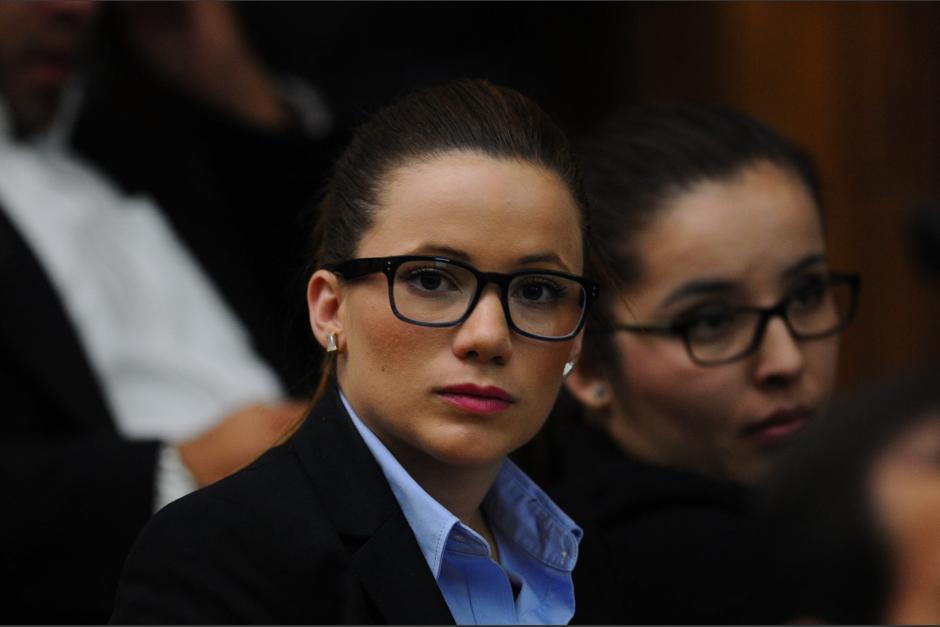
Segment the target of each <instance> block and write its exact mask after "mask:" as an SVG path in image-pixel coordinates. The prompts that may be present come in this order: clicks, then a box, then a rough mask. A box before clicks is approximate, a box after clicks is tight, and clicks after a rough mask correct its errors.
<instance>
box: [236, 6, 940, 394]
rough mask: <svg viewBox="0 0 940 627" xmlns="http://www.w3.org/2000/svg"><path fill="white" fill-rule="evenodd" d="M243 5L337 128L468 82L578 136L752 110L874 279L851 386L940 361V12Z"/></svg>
mask: <svg viewBox="0 0 940 627" xmlns="http://www.w3.org/2000/svg"><path fill="white" fill-rule="evenodd" d="M237 8H238V12H239V14H240V15H241V17H242V18H243V22H244V25H245V28H246V30H247V34H248V35H249V37H250V39H251V40H252V41H253V42H254V44H255V46H256V47H257V49H258V51H259V52H260V53H261V55H262V57H263V58H264V59H265V60H266V62H267V63H268V64H269V65H270V66H271V67H272V68H275V69H278V70H285V71H290V72H294V73H296V74H298V75H300V76H303V77H305V78H308V79H309V80H310V81H311V82H313V83H314V84H316V85H317V86H318V87H319V88H321V89H322V91H323V92H324V93H325V95H326V96H327V98H328V100H329V102H330V104H331V106H332V108H333V111H334V114H335V115H336V122H337V126H338V127H339V128H340V129H348V128H349V126H350V125H352V124H355V123H356V122H358V121H361V120H362V119H363V117H364V116H365V115H367V114H368V113H369V112H370V111H372V110H373V109H374V108H375V107H376V106H378V105H380V104H381V103H383V102H386V101H387V100H389V99H390V98H392V97H394V96H395V95H397V94H400V93H402V92H404V91H407V90H409V89H411V88H413V87H416V86H419V85H426V84H434V83H438V82H441V81H443V80H446V79H448V78H453V77H458V76H472V77H483V78H488V79H490V80H492V81H494V82H497V83H502V84H506V85H509V86H512V87H515V88H517V89H519V90H521V91H523V92H524V93H526V94H528V95H529V96H531V97H533V98H535V99H536V100H537V101H539V102H540V103H542V104H543V106H544V107H545V108H546V109H548V110H549V112H550V113H552V114H553V115H554V116H555V117H556V119H558V120H559V121H560V122H561V123H562V124H563V125H564V126H566V127H567V128H568V129H569V130H571V131H572V132H578V131H579V130H582V129H584V128H586V127H588V126H590V124H591V123H592V122H593V121H594V120H596V119H597V118H598V117H599V116H602V115H604V114H605V113H608V112H610V111H613V110H616V109H617V108H619V107H623V106H627V105H629V104H631V103H635V102H641V101H648V100H670V99H677V98H683V99H692V100H699V101H710V102H721V103H725V104H729V105H731V106H734V107H738V108H741V109H743V110H745V111H747V112H749V113H751V114H753V115H755V116H756V117H758V118H760V119H762V120H763V121H765V122H767V123H768V124H770V125H771V126H773V127H775V128H777V129H778V130H779V131H781V132H782V133H783V134H785V135H787V136H788V137H790V138H792V139H794V140H796V141H797V142H798V143H800V144H802V145H804V146H805V147H807V148H808V149H809V150H810V151H811V152H812V153H813V154H814V155H815V156H816V158H817V160H818V163H819V166H820V169H821V172H822V177H823V182H824V195H825V213H826V226H827V229H828V242H829V245H830V256H831V259H832V265H833V266H834V267H835V268H838V269H845V270H855V271H859V272H861V274H862V275H863V280H864V286H863V292H862V304H861V309H860V313H859V316H858V318H857V320H856V321H855V323H854V324H853V325H852V327H851V328H850V330H849V331H848V332H847V333H846V335H845V339H844V345H843V360H842V367H841V374H840V385H841V387H842V388H843V389H845V388H847V387H856V386H858V385H861V384H862V383H864V382H866V381H868V380H870V379H872V378H874V377H877V376H881V375H884V374H888V373H891V372H893V371H896V370H898V369H904V368H907V367H909V366H912V365H914V364H918V363H921V362H923V361H925V360H927V359H933V358H936V357H937V356H938V355H940V333H938V325H940V291H938V287H940V285H938V284H937V282H935V281H934V279H932V278H931V277H929V276H928V275H927V274H926V273H925V272H924V271H923V270H922V268H921V266H919V265H918V264H917V263H916V261H915V258H914V256H913V255H912V252H911V243H910V233H909V230H910V210H911V207H912V206H913V205H914V204H915V203H918V202H921V201H923V200H926V199H931V198H933V199H936V198H937V197H938V194H940V189H938V188H940V78H938V76H940V37H938V33H940V5H938V4H935V3H911V4H908V3H894V2H892V3H825V4H822V3H820V4H817V3H795V4H790V3H737V2H728V3H702V4H686V3H664V4H645V3H596V4H595V3H528V2H526V3H495V2H492V3H491V2H486V3H445V2H433V3H309V4H308V3H279V2H247V3H240V4H238V5H237ZM936 242H937V239H936V238H933V239H931V238H928V246H930V245H932V244H935V243H936Z"/></svg>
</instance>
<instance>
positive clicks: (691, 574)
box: [549, 423, 779, 624]
mask: <svg viewBox="0 0 940 627" xmlns="http://www.w3.org/2000/svg"><path fill="white" fill-rule="evenodd" d="M566 436H567V439H566V446H567V456H568V459H567V463H566V464H565V466H564V467H565V468H566V469H567V470H566V477H565V479H564V480H563V481H562V482H560V484H558V485H556V486H554V487H553V488H552V489H550V490H549V493H550V494H551V495H552V497H553V498H554V499H555V500H556V501H557V502H558V504H559V505H560V506H562V507H563V508H565V510H566V511H567V512H568V513H569V514H570V515H571V516H572V517H574V518H575V520H578V521H579V522H581V523H582V524H584V525H585V526H586V528H587V525H592V526H594V528H595V529H597V530H598V531H599V532H600V535H601V539H602V540H603V541H604V542H605V543H606V545H607V549H608V550H609V557H610V558H611V561H612V562H613V564H614V565H615V568H614V569H612V570H611V571H608V572H607V573H606V574H602V577H603V578H604V579H607V578H609V577H611V576H614V577H615V578H616V581H617V582H618V583H617V585H618V587H619V589H620V591H621V595H622V599H623V608H622V612H623V613H622V614H621V615H620V616H619V617H618V618H616V619H614V620H613V621H612V622H618V623H628V624H637V623H640V624H644V623H645V624H659V623H671V624H715V623H749V622H777V621H778V620H779V619H777V618H776V617H775V616H768V615H767V614H766V613H764V610H763V608H761V607H760V604H759V600H758V594H757V593H758V591H759V590H760V589H761V587H762V584H763V583H764V582H765V581H766V580H765V579H764V575H765V570H764V569H765V567H766V564H767V563H768V562H767V561H766V560H765V559H764V554H763V548H764V547H763V546H762V544H761V542H762V541H761V535H760V533H759V529H757V523H756V521H754V520H753V519H752V518H751V516H750V514H749V494H748V492H747V491H746V490H745V489H744V488H743V487H741V486H739V485H736V484H733V483H728V482H722V481H717V480H714V479H711V478H708V477H705V476H703V475H698V474H694V473H691V472H687V471H684V470H680V469H676V468H670V467H666V466H660V465H656V464H650V463H646V462H643V461H640V460H638V459H635V458H632V457H629V456H627V455H626V454H624V453H623V452H622V451H621V450H620V449H618V448H617V447H616V446H615V445H614V444H613V443H612V442H611V441H610V439H609V438H608V437H607V436H606V435H604V434H603V433H601V432H600V431H598V430H596V429H593V428H590V427H588V426H586V425H583V424H578V423H574V424H572V425H571V427H570V428H569V430H568V431H567V434H566ZM581 574H582V576H581V577H580V578H579V577H578V575H579V573H578V571H575V585H576V586H577V587H578V588H579V589H583V588H590V587H591V586H593V585H595V581H596V578H597V576H598V573H597V572H594V573H591V572H583V573H581Z"/></svg>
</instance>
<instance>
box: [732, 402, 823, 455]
mask: <svg viewBox="0 0 940 627" xmlns="http://www.w3.org/2000/svg"><path fill="white" fill-rule="evenodd" d="M812 416H813V412H812V411H811V410H810V409H808V408H806V407H802V406H800V407H788V408H782V409H778V410H776V411H774V412H772V413H771V414H769V415H768V416H767V417H765V418H764V419H763V420H761V421H760V422H757V423H754V424H752V425H748V426H747V427H745V428H744V429H742V431H741V435H742V436H744V437H745V438H747V439H749V440H752V441H754V442H755V443H756V444H757V445H758V446H768V447H770V446H779V445H782V444H785V443H787V442H789V441H790V440H791V439H792V438H793V437H794V436H795V435H796V434H797V433H799V432H800V431H802V430H803V428H804V427H806V425H807V423H808V422H809V420H810V418H812Z"/></svg>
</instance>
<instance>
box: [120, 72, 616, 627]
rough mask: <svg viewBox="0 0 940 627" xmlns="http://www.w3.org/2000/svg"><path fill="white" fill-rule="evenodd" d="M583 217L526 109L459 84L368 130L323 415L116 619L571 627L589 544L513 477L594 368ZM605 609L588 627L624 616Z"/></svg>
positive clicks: (224, 494) (326, 214) (327, 234)
mask: <svg viewBox="0 0 940 627" xmlns="http://www.w3.org/2000/svg"><path fill="white" fill-rule="evenodd" d="M583 208H584V200H583V193H582V191H581V188H580V182H579V177H578V173H577V170H576V168H575V166H574V164H573V161H572V159H571V156H570V154H569V152H568V148H567V144H566V142H565V139H564V136H563V135H562V133H561V132H560V131H559V130H558V129H557V127H555V126H554V125H553V124H552V123H551V121H550V120H549V119H548V118H547V116H546V115H545V114H544V113H543V112H542V111H541V110H540V109H539V108H538V107H537V106H536V105H535V104H534V103H532V102H531V101H529V100H527V99H526V98H524V97H523V96H521V95H520V94H518V93H516V92H514V91H512V90H509V89H504V88H500V87H495V86H493V85H491V84H489V83H486V82H482V81H458V82H455V83H450V84H447V85H444V86H442V87H438V88H434V89H429V90H423V91H419V92H416V93H415V94H413V95H411V96H409V97H406V98H404V99H402V100H401V101H399V102H397V103H395V104H394V105H392V106H390V107H387V108H385V109H383V110H382V111H380V112H379V113H378V114H376V116H375V117H374V118H372V119H371V120H370V121H369V122H368V123H366V124H365V125H364V126H363V127H361V128H360V129H359V130H358V131H357V133H356V134H355V136H354V138H353V140H352V142H351V144H350V145H349V147H348V148H347V149H346V151H345V152H344V153H343V155H342V156H341V157H340V159H339V160H338V162H337V164H336V168H335V172H334V176H333V178H332V181H331V182H330V184H329V186H328V189H327V192H326V196H325V199H324V201H323V202H322V204H321V207H320V209H321V215H320V222H319V224H318V225H317V228H316V241H317V253H316V264H317V265H316V267H317V268H318V269H317V271H316V272H314V273H313V275H312V277H311V279H310V282H309V285H308V293H307V299H308V308H309V312H310V323H311V328H312V330H313V334H314V336H315V337H316V339H317V341H318V342H319V343H320V344H321V345H322V346H324V347H325V348H326V351H327V362H326V367H325V368H324V372H325V375H324V379H323V381H322V383H321V389H320V391H319V392H318V394H317V397H318V401H317V403H316V405H315V407H314V408H313V410H312V411H311V413H310V414H309V416H308V417H307V419H306V420H305V421H304V422H303V423H302V424H301V425H300V426H299V428H298V429H297V430H296V432H295V433H294V434H293V435H292V436H291V437H290V438H289V439H288V440H287V442H286V443H285V444H284V445H282V446H280V447H278V448H275V449H273V450H272V451H270V452H268V453H267V454H265V455H264V456H262V457H261V458H260V459H259V460H258V461H257V462H255V463H254V464H252V465H251V466H250V467H248V468H247V469H245V470H243V471H241V472H239V473H237V474H236V475H234V476H232V477H230V478H228V479H225V480H223V481H221V482H219V483H217V484H215V485H213V486H210V487H209V488H207V489H205V490H201V491H199V492H197V493H194V494H193V495H191V496H189V497H187V498H184V499H181V500H180V501H178V502H176V503H173V504H171V505H170V506H168V507H167V508H165V509H164V510H163V511H161V512H160V513H159V514H157V516H156V517H155V518H154V519H153V520H152V522H151V523H150V524H149V525H148V526H147V528H146V529H145V530H144V532H143V533H142V535H141V536H140V538H139V539H138V541H137V543H136V545H135V548H134V550H133V551H132V553H131V554H130V556H129V558H128V560H127V563H126V566H125V571H124V574H123V578H122V582H121V585H120V589H119V592H118V596H117V601H116V610H115V614H114V616H113V620H114V621H115V622H121V623H123V622H127V623H131V622H133V623H136V622H151V623H179V622H185V623H201V622H214V623H235V622H254V623H261V622H263V623H282V622H288V623H371V622H391V623H447V622H452V621H455V620H456V621H457V622H460V623H484V622H485V623H495V622H508V623H521V622H528V623H564V622H567V621H568V620H570V619H571V617H572V614H573V611H574V609H575V596H574V591H573V588H572V583H571V572H572V570H573V568H574V565H575V562H576V561H577V560H578V553H579V541H580V539H581V535H582V531H581V529H580V528H578V527H577V526H576V525H575V524H574V523H573V522H572V521H571V520H570V519H569V518H568V517H567V516H566V515H565V514H564V513H563V512H562V511H561V510H560V509H558V507H557V506H555V505H554V504H553V503H552V502H551V501H550V499H548V497H547V496H546V495H545V494H544V493H542V492H541V491H540V490H538V488H536V487H535V486H534V484H532V483H531V481H530V480H528V478H527V477H525V475H523V474H522V472H521V471H519V469H518V468H516V467H515V466H514V465H512V463H511V462H508V461H507V460H506V456H507V455H508V454H509V453H510V452H511V451H512V450H514V449H515V448H517V447H519V446H521V445H522V444H524V443H525V442H526V441H528V440H529V439H530V438H531V437H532V436H533V435H534V434H535V433H536V432H537V431H538V430H539V428H540V427H541V426H542V424H543V422H544V420H545V418H546V416H547V415H548V412H549V409H550V408H551V406H552V403H553V401H554V399H555V396H556V395H557V392H558V390H559V388H560V386H561V383H562V378H563V376H564V374H567V373H568V372H569V371H570V370H571V368H572V367H573V364H574V362H575V360H576V359H577V356H578V353H579V350H580V345H581V339H580V338H581V330H582V327H583V324H584V320H585V316H586V314H587V310H588V307H589V305H590V303H591V301H592V300H593V299H594V298H595V297H596V295H597V289H598V288H597V286H596V285H595V284H594V283H592V282H591V281H589V280H587V279H584V278H582V277H581V276H579V274H580V272H581V270H582V267H583V265H584V256H585V250H586V245H585V235H584V234H585V232H586V230H587V229H586V227H587V225H586V222H585V219H584V212H583ZM588 547H589V545H585V548H586V549H587V548H588ZM582 557H585V555H584V552H583V551H582ZM588 562H590V560H588ZM586 566H587V567H590V566H591V564H590V563H587V564H586ZM603 589H604V588H603V586H601V587H599V588H596V589H592V590H587V591H585V592H584V594H583V595H582V594H581V591H580V590H579V591H578V596H577V601H578V609H579V618H583V619H585V620H604V619H605V618H607V617H612V616H614V614H610V613H607V614H605V611H606V610H605V608H606V607H607V605H606V604H607V603H608V602H609V597H606V596H605V595H604V594H602V591H603ZM582 609H585V610H590V611H591V612H593V613H586V614H583V613H581V612H580V610H582Z"/></svg>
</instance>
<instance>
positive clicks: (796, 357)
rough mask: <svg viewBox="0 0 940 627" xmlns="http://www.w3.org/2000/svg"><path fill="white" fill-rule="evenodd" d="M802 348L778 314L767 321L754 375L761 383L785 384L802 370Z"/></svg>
mask: <svg viewBox="0 0 940 627" xmlns="http://www.w3.org/2000/svg"><path fill="white" fill-rule="evenodd" d="M803 363H804V361H803V349H802V348H801V347H800V345H799V343H798V342H797V341H796V340H795V339H794V337H793V335H792V334H791V333H790V329H789V328H787V325H786V323H785V322H784V321H783V319H782V318H781V317H779V316H774V317H773V318H771V319H770V320H769V321H768V322H767V327H766V328H765V329H764V337H763V339H762V341H761V345H760V347H759V348H758V351H757V365H756V371H755V376H756V378H757V381H758V382H759V383H760V384H762V385H778V386H779V385H785V384H787V383H789V382H791V381H794V380H795V379H796V378H798V377H799V375H800V374H801V373H802V372H803Z"/></svg>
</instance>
